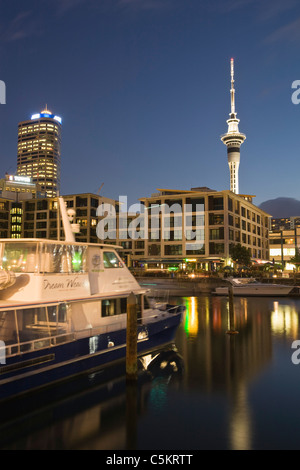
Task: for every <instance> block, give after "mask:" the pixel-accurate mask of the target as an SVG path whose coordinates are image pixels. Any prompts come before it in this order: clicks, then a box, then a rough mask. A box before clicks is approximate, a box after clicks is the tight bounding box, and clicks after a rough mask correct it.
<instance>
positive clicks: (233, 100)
mask: <svg viewBox="0 0 300 470" xmlns="http://www.w3.org/2000/svg"><path fill="white" fill-rule="evenodd" d="M230 72H231V89H230V95H231V114H236V112H235V96H234V95H235V89H234V60H233V59H232V58H231V59H230Z"/></svg>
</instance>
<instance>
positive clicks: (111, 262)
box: [103, 251, 123, 268]
mask: <svg viewBox="0 0 300 470" xmlns="http://www.w3.org/2000/svg"><path fill="white" fill-rule="evenodd" d="M103 262H104V267H105V268H123V263H122V261H121V260H120V259H119V258H118V257H117V255H116V254H115V253H114V252H113V251H104V252H103Z"/></svg>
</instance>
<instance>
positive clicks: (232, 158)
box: [221, 59, 246, 194]
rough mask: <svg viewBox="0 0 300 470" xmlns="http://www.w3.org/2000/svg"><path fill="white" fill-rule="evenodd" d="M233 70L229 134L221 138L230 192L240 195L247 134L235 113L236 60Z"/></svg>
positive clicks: (231, 66) (228, 121) (231, 67)
mask: <svg viewBox="0 0 300 470" xmlns="http://www.w3.org/2000/svg"><path fill="white" fill-rule="evenodd" d="M230 70H231V89H230V97H231V112H230V114H229V119H228V120H227V124H228V132H227V134H224V135H222V136H221V141H222V142H223V143H224V144H225V145H226V146H227V156H228V165H229V171H230V190H231V191H232V192H233V193H235V194H239V165H240V147H241V145H242V143H243V142H244V140H245V139H246V136H245V134H242V133H241V132H240V131H239V126H238V125H239V122H240V120H239V119H237V117H236V116H237V113H236V111H235V89H234V60H233V59H231V60H230Z"/></svg>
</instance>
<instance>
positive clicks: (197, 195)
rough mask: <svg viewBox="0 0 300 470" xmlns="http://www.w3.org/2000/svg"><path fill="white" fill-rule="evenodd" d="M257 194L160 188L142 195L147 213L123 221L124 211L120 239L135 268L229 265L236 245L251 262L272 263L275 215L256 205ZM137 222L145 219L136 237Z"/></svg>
mask: <svg viewBox="0 0 300 470" xmlns="http://www.w3.org/2000/svg"><path fill="white" fill-rule="evenodd" d="M252 197H253V196H247V195H244V196H242V195H236V194H234V193H233V192H232V191H229V190H225V191H214V190H210V189H209V188H194V189H192V190H190V191H182V190H170V189H159V190H158V192H157V193H156V194H153V195H152V196H151V197H148V198H141V199H140V201H141V202H142V204H143V207H144V213H143V215H138V216H135V218H134V216H131V217H129V218H128V219H127V220H125V219H124V216H123V220H122V214H121V213H120V214H119V219H118V220H119V222H118V223H119V225H118V230H117V239H116V243H117V244H118V245H121V246H122V247H123V254H124V255H125V256H127V258H128V255H129V257H130V263H128V264H131V265H133V266H145V265H146V266H147V267H150V266H152V267H168V266H169V267H170V266H180V265H183V264H184V263H187V262H194V263H196V264H197V266H198V267H201V268H203V269H215V268H216V267H218V266H223V265H227V264H230V262H231V257H230V252H231V247H232V245H234V244H237V243H240V244H241V245H242V246H245V247H246V248H248V249H249V251H250V254H251V257H252V260H258V261H267V260H268V259H269V242H268V236H269V217H270V216H269V214H267V213H266V212H264V211H262V210H261V209H259V208H258V207H256V206H255V205H254V204H253V203H252ZM134 220H135V222H137V221H138V220H139V221H140V222H139V223H138V224H137V223H135V224H134V225H135V227H136V230H135V236H134V237H133V236H131V234H130V230H129V228H130V225H132V223H133V222H134ZM126 224H127V225H126ZM192 260H193V261H192Z"/></svg>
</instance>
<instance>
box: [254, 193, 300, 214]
mask: <svg viewBox="0 0 300 470" xmlns="http://www.w3.org/2000/svg"><path fill="white" fill-rule="evenodd" d="M259 208H260V209H262V210H263V211H265V212H267V213H268V214H270V215H271V216H272V217H273V218H274V219H281V218H282V219H283V218H285V217H294V216H300V201H298V200H297V199H293V198H290V197H278V198H277V199H269V200H268V201H265V202H262V203H261V204H260V206H259Z"/></svg>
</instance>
